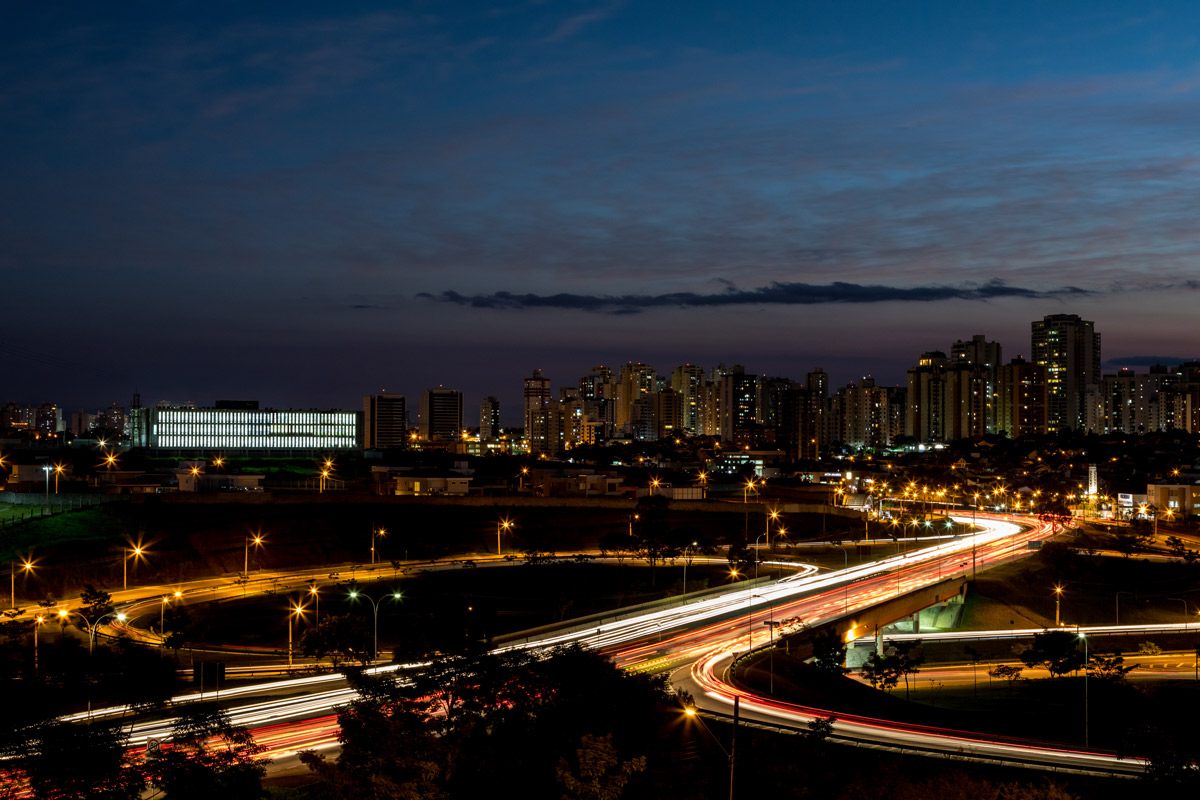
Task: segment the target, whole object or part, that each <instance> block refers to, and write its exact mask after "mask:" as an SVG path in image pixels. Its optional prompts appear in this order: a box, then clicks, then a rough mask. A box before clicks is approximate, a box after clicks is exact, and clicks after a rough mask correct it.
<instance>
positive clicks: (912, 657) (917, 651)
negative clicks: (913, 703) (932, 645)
mask: <svg viewBox="0 0 1200 800" xmlns="http://www.w3.org/2000/svg"><path fill="white" fill-rule="evenodd" d="M889 644H890V645H891V647H892V649H893V650H894V651H895V657H896V658H898V659H899V663H898V669H899V671H900V675H901V676H903V678H904V697H905V698H907V697H908V688H909V687H908V676H909V675H916V674H917V673H918V672H920V671H921V665H922V664H924V663H925V648H924V645H923V644H922V643H921V640H920V639H913V640H912V641H909V642H890V643H889Z"/></svg>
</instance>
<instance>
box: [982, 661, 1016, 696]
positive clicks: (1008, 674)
mask: <svg viewBox="0 0 1200 800" xmlns="http://www.w3.org/2000/svg"><path fill="white" fill-rule="evenodd" d="M1023 670H1024V667H1018V666H1016V665H1012V666H1009V665H1008V664H997V665H996V666H994V667H992V668H991V669H989V670H988V675H989V676H991V677H993V678H996V679H997V680H1005V681H1008V696H1009V697H1012V691H1013V684H1015V683H1016V682H1017V681H1019V680H1021V672H1022V671H1023Z"/></svg>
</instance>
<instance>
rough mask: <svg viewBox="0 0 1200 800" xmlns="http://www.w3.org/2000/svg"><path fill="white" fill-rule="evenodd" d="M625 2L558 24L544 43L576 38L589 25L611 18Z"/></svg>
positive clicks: (588, 12) (579, 15)
mask: <svg viewBox="0 0 1200 800" xmlns="http://www.w3.org/2000/svg"><path fill="white" fill-rule="evenodd" d="M623 5H625V4H624V2H618V3H609V4H607V5H604V6H601V7H600V8H596V9H593V10H591V11H585V12H583V13H582V14H576V15H575V16H573V17H568V18H567V19H565V20H563V21H562V22H560V23H559V24H558V27H556V28H555V29H554V32H553V33H551V34H550V35H549V36H547V37H546V38H545V39H544V40H543V41H544V42H546V43H547V44H549V43H551V42H562V41H566V40H567V39H571V38H574V36H575V35H576V34H578V33H579V32H580V31H582V30H583V29H584V28H586V27H587V26H589V25H592V24H594V23H597V22H603V21H604V20H606V19H608V18H609V17H611V16H613V15H614V14H616V13H617V12H618V11H620V10H621V6H623Z"/></svg>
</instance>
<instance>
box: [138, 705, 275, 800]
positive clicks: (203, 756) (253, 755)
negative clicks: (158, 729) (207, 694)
mask: <svg viewBox="0 0 1200 800" xmlns="http://www.w3.org/2000/svg"><path fill="white" fill-rule="evenodd" d="M264 749H265V748H263V747H262V746H261V745H259V744H257V743H256V742H255V741H254V736H253V735H252V734H251V733H250V731H248V730H246V729H245V728H242V727H240V726H237V725H234V724H233V723H232V722H230V720H229V716H228V715H227V714H226V713H225V712H224V711H221V710H220V709H219V708H217V706H216V705H215V704H211V705H210V704H208V703H205V704H202V705H188V706H184V707H183V710H182V712H181V713H180V716H179V719H178V720H176V722H175V724H174V726H172V728H171V735H170V737H169V739H168V742H167V743H165V744H163V745H162V746H161V747H160V748H159V750H158V751H157V752H152V753H150V755H149V756H148V758H147V761H146V765H147V770H148V771H149V774H150V776H151V777H150V780H151V782H152V783H153V784H154V785H155V786H157V787H158V788H160V789H162V790H163V791H165V792H166V794H167V796H168V797H169V798H170V799H171V800H207V798H212V797H221V798H225V800H242V798H247V799H248V798H258V797H262V794H263V789H262V777H263V775H264V774H266V765H267V764H268V763H270V762H269V760H268V759H263V758H259V757H258V756H259V755H261V754H262V752H263V750H264Z"/></svg>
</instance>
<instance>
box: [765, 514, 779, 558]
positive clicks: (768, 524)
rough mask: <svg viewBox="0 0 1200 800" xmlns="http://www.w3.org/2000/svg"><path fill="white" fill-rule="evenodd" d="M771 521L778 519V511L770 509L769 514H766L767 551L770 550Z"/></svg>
mask: <svg viewBox="0 0 1200 800" xmlns="http://www.w3.org/2000/svg"><path fill="white" fill-rule="evenodd" d="M773 519H776V520H777V519H779V509H775V508H773V509H771V512H770V513H769V514H767V549H768V550H769V549H771V520H773Z"/></svg>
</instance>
